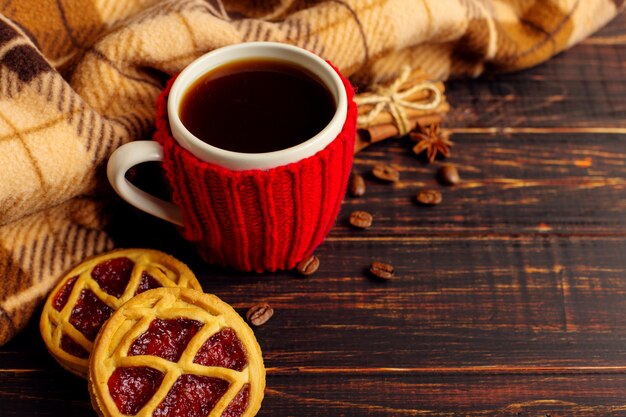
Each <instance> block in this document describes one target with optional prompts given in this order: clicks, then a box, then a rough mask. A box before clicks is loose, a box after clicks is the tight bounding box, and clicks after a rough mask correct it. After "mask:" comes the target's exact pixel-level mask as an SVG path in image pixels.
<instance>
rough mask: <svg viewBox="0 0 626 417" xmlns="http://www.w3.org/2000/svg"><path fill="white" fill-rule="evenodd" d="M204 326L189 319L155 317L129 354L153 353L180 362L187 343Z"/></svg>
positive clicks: (134, 343) (131, 347)
mask: <svg viewBox="0 0 626 417" xmlns="http://www.w3.org/2000/svg"><path fill="white" fill-rule="evenodd" d="M201 327H202V323H200V322H199V321H196V320H189V319H171V320H161V319H155V320H153V321H152V323H150V327H148V330H146V332H145V333H143V334H142V335H141V336H139V337H138V338H137V339H135V341H134V342H133V344H132V345H131V346H130V349H129V350H128V356H136V355H153V356H158V357H160V358H163V359H167V360H168V361H172V362H178V359H180V355H182V354H183V352H184V350H185V348H186V347H187V344H188V343H189V341H190V340H191V338H192V337H193V335H195V334H196V333H197V332H198V330H200V328H201Z"/></svg>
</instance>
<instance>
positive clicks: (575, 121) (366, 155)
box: [0, 16, 626, 417]
mask: <svg viewBox="0 0 626 417" xmlns="http://www.w3.org/2000/svg"><path fill="white" fill-rule="evenodd" d="M448 88H449V89H448V94H449V98H450V101H451V103H452V106H453V111H452V113H451V114H450V117H449V121H448V124H447V125H448V126H449V127H452V128H453V130H454V137H453V139H454V141H455V143H456V145H455V147H454V148H453V155H452V157H451V158H450V159H449V160H448V161H447V162H450V163H453V164H455V165H457V166H458V167H459V169H460V172H461V175H462V177H463V182H462V183H461V184H459V185H457V186H455V187H442V186H439V185H438V184H437V182H436V180H435V171H436V169H437V167H438V165H440V163H436V164H433V165H428V164H425V163H423V162H422V161H421V160H419V159H418V158H416V157H415V156H413V155H412V154H411V152H410V146H411V145H410V143H409V141H408V140H396V141H391V142H387V143H382V144H377V145H375V146H373V147H371V148H369V149H367V150H365V151H364V152H362V153H361V154H359V155H358V156H357V158H356V169H357V170H358V171H360V172H362V173H367V172H368V171H369V170H370V169H371V167H372V165H373V164H374V163H377V162H385V163H391V164H396V165H397V166H398V167H399V168H400V171H401V176H402V178H401V181H400V182H399V183H397V184H395V185H385V184H381V183H377V182H375V181H371V180H370V181H368V183H367V187H368V188H367V194H366V195H365V196H364V197H362V198H359V199H355V198H347V199H346V200H345V202H344V205H343V208H342V211H341V214H340V217H339V220H338V222H337V225H336V227H335V228H334V229H333V231H332V233H331V234H330V236H329V238H328V239H327V240H326V242H325V243H324V244H323V245H322V246H321V247H320V248H319V250H318V252H317V254H318V256H319V257H320V259H321V262H322V264H321V267H320V269H319V271H318V272H317V273H316V274H315V275H314V276H312V277H309V278H301V277H298V276H297V275H295V274H293V273H281V274H275V275H255V274H243V275H242V274H237V273H231V272H224V271H223V270H221V269H218V268H211V267H207V266H206V265H203V264H202V263H201V262H200V261H199V260H198V259H197V258H196V257H195V255H193V254H192V253H191V251H190V249H189V248H188V247H187V246H186V245H185V244H184V243H183V242H181V241H180V239H178V238H177V237H176V235H175V232H174V231H173V229H171V228H170V227H169V226H164V225H163V223H161V222H159V221H157V220H151V219H148V218H147V216H144V215H141V214H137V213H136V212H134V211H132V210H130V209H129V208H127V207H125V206H123V207H121V208H120V210H121V212H122V213H123V214H124V213H125V214H124V216H122V217H125V218H126V219H127V220H128V219H130V220H129V221H130V224H132V225H133V227H131V228H129V227H127V226H126V227H120V230H119V236H120V237H119V238H120V244H123V245H142V246H149V247H155V248H159V249H163V250H166V251H168V252H171V253H173V254H175V255H176V256H178V257H180V258H181V259H183V260H184V261H185V262H187V263H189V265H190V266H191V267H192V269H194V271H195V272H196V273H197V274H198V276H199V277H200V278H201V282H202V284H203V286H204V289H205V290H206V291H208V292H212V293H215V294H217V295H219V296H220V297H221V298H223V299H224V300H225V301H227V302H229V303H231V304H233V305H234V306H235V308H236V309H237V310H238V311H239V312H241V313H244V312H245V311H246V309H247V307H249V306H250V305H252V304H253V303H255V302H256V301H258V300H266V301H268V302H269V303H270V304H272V305H273V306H274V308H275V309H276V314H275V316H274V317H273V318H272V319H271V320H270V321H269V322H268V323H267V324H266V325H265V326H262V327H260V328H257V329H256V330H255V333H256V335H257V338H258V340H259V343H260V344H261V347H262V348H263V352H264V357H265V361H266V365H267V374H268V377H267V390H266V398H265V400H264V403H263V407H262V409H261V412H260V414H259V415H260V416H273V417H276V416H421V415H428V416H450V415H465V416H533V417H536V416H551V417H556V416H607V415H626V16H621V17H619V18H617V19H616V20H615V21H614V22H613V23H612V24H610V25H609V26H608V27H607V28H605V29H604V30H602V31H601V32H600V33H598V34H597V35H596V36H594V37H593V38H591V39H588V40H586V41H584V42H583V43H582V44H580V45H578V46H576V47H575V48H573V49H571V50H570V51H567V52H566V53H564V54H562V55H560V56H558V57H556V58H554V59H553V60H551V61H549V62H548V63H546V64H544V65H541V66H540V67H537V68H534V69H531V70H528V71H525V72H521V73H518V74H511V75H497V76H486V77H483V78H481V79H479V80H473V81H470V80H463V81H453V82H449V83H448ZM422 187H436V188H439V189H441V191H442V193H443V198H444V201H443V203H442V204H441V205H439V206H437V207H433V208H425V207H420V206H418V205H417V204H416V203H415V201H414V196H415V194H416V192H417V191H418V190H419V189H421V188H422ZM356 209H363V210H367V211H369V212H371V213H373V215H374V217H375V219H374V225H373V226H372V227H371V228H370V229H369V230H364V231H356V230H354V229H351V228H350V227H349V225H348V224H347V217H348V216H349V214H350V213H351V212H352V211H353V210H356ZM133 231H136V233H134V232H133ZM372 260H382V261H386V262H390V263H392V264H393V265H395V267H396V270H397V272H396V275H397V277H396V278H395V279H394V280H392V281H391V282H386V283H385V282H377V281H375V280H372V279H370V278H368V277H367V276H366V274H365V273H364V271H365V270H366V269H367V267H368V265H369V264H370V262H371V261H372ZM0 415H1V416H20V417H21V416H95V413H94V412H93V411H92V409H91V406H90V404H89V397H88V394H87V388H86V383H85V382H84V381H83V380H81V379H79V378H77V377H74V376H72V375H70V374H68V373H67V372H65V371H63V370H62V369H61V368H60V367H59V366H58V365H57V364H56V363H55V362H54V360H53V359H51V358H50V357H49V355H48V354H47V353H46V349H45V347H44V345H43V343H42V341H41V339H40V337H39V334H38V331H37V326H36V322H35V320H33V323H32V325H31V326H30V327H29V328H28V329H27V330H25V331H24V332H23V333H22V334H20V335H19V336H18V337H16V338H15V339H14V340H13V341H12V342H10V343H9V344H7V345H6V346H4V347H2V348H0Z"/></svg>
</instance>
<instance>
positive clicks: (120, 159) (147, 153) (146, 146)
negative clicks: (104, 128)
mask: <svg viewBox="0 0 626 417" xmlns="http://www.w3.org/2000/svg"><path fill="white" fill-rule="evenodd" d="M160 161H163V147H162V146H161V145H160V144H158V143H157V142H154V141H152V140H140V141H135V142H129V143H127V144H125V145H122V146H120V147H119V148H117V149H116V150H115V152H113V154H112V155H111V157H110V158H109V162H108V163H107V177H108V178H109V182H110V183H111V186H112V187H113V189H114V190H115V192H116V193H118V194H119V195H120V197H122V198H123V199H124V200H126V201H127V202H128V203H130V204H132V205H133V206H135V207H137V208H138V209H139V210H142V211H145V212H146V213H149V214H152V215H153V216H156V217H158V218H160V219H163V220H167V221H168V222H170V223H174V224H176V225H178V226H182V225H183V215H182V212H181V211H180V208H178V206H176V205H174V204H172V203H170V202H167V201H165V200H161V199H160V198H157V197H155V196H153V195H152V194H148V193H147V192H145V191H143V190H141V189H139V188H137V187H135V186H134V185H133V184H131V182H130V181H128V180H127V179H126V177H125V175H126V171H128V170H129V169H130V168H132V167H134V166H135V165H138V164H140V163H142V162H160Z"/></svg>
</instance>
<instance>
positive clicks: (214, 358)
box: [193, 327, 248, 371]
mask: <svg viewBox="0 0 626 417" xmlns="http://www.w3.org/2000/svg"><path fill="white" fill-rule="evenodd" d="M193 361H194V363H199V364H200V365H204V366H219V367H222V368H228V369H234V370H235V371H241V370H242V369H243V368H245V367H246V365H247V364H248V359H247V357H246V351H245V349H244V347H243V345H242V344H241V341H240V340H239V338H237V335H236V334H235V332H234V330H233V329H231V328H228V327H227V328H224V329H222V330H220V331H219V332H217V333H215V334H214V335H213V336H211V337H209V338H208V339H207V341H206V342H204V345H202V347H201V348H200V349H199V350H198V353H197V354H196V357H195V359H194V360H193Z"/></svg>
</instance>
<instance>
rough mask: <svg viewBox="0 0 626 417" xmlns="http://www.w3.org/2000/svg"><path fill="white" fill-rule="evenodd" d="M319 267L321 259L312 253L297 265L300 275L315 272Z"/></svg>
mask: <svg viewBox="0 0 626 417" xmlns="http://www.w3.org/2000/svg"><path fill="white" fill-rule="evenodd" d="M319 267H320V259H319V258H318V257H317V256H315V255H311V256H309V257H308V258H304V259H303V260H301V261H300V262H298V265H296V269H297V270H298V272H299V273H300V275H305V276H306V275H312V274H314V273H315V271H317V268H319Z"/></svg>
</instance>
